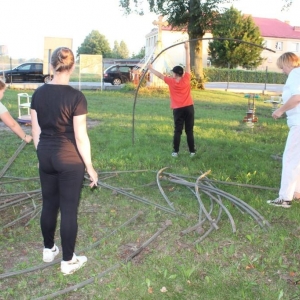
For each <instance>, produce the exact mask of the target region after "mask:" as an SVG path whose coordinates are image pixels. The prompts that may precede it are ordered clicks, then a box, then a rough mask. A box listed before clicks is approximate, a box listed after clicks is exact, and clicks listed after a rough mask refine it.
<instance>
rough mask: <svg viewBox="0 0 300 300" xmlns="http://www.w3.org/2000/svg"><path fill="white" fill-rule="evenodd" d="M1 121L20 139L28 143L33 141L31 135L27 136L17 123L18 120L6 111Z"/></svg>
mask: <svg viewBox="0 0 300 300" xmlns="http://www.w3.org/2000/svg"><path fill="white" fill-rule="evenodd" d="M0 117H1V120H2V121H3V123H4V124H5V125H6V126H7V127H9V128H10V129H11V131H13V132H14V133H15V134H16V135H17V136H18V137H19V138H21V139H22V140H23V141H25V142H26V143H30V142H31V140H32V136H31V135H27V134H26V133H25V132H24V130H23V129H22V128H21V126H20V125H19V124H18V123H17V122H16V120H15V119H14V118H13V117H12V116H11V114H10V113H9V112H8V111H6V112H4V113H3V114H1V116H0Z"/></svg>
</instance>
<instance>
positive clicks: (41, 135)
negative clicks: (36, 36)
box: [31, 47, 98, 275]
mask: <svg viewBox="0 0 300 300" xmlns="http://www.w3.org/2000/svg"><path fill="white" fill-rule="evenodd" d="M51 67H52V68H53V74H54V76H53V80H52V81H51V82H50V83H48V84H44V85H43V86H41V87H39V88H38V89H37V90H36V91H35V92H34V94H33V95H32V103H31V120H32V121H31V122H32V135H33V141H34V145H35V147H36V149H37V156H38V160H39V173H40V181H41V187H42V196H43V209H42V214H41V230H42V234H43V239H44V250H43V260H44V261H45V262H51V261H53V260H54V258H55V256H56V255H57V254H58V253H59V249H58V247H57V246H56V245H55V243H54V235H55V230H56V225H57V216H58V212H59V211H60V213H61V224H60V235H61V246H62V252H63V254H62V257H63V260H62V262H61V271H62V272H63V274H65V275H67V274H72V273H74V272H75V271H76V270H78V269H79V268H80V267H82V266H83V265H84V264H85V263H86V261H87V258H86V257H85V256H76V255H75V253H74V249H75V242H76V236H77V211H78V205H79V198H80V192H81V187H82V183H83V179H84V173H85V170H86V172H87V173H88V174H89V176H90V180H91V184H90V186H91V187H92V186H94V185H95V186H96V185H97V181H98V174H97V172H96V171H95V170H94V168H93V165H92V161H91V148H90V141H89V137H88V134H87V128H86V114H87V101H86V98H85V96H84V95H83V94H82V93H81V92H80V91H78V90H76V89H74V88H72V87H71V86H69V79H70V75H71V73H72V72H73V70H74V68H75V64H74V55H73V53H72V51H71V50H70V49H69V48H65V47H60V48H57V49H56V50H54V52H53V54H52V57H51Z"/></svg>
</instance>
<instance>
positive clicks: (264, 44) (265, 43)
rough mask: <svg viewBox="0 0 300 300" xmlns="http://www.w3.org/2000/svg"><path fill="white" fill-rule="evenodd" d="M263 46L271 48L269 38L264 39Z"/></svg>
mask: <svg viewBox="0 0 300 300" xmlns="http://www.w3.org/2000/svg"><path fill="white" fill-rule="evenodd" d="M263 46H264V47H266V48H270V42H269V41H268V40H264V42H263Z"/></svg>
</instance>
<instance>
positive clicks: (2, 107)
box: [0, 102, 7, 116]
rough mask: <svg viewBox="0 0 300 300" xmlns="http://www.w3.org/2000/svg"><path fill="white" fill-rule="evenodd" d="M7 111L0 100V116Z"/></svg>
mask: <svg viewBox="0 0 300 300" xmlns="http://www.w3.org/2000/svg"><path fill="white" fill-rule="evenodd" d="M5 112H7V108H6V107H5V106H4V105H3V104H2V103H1V102H0V116H1V115H2V114H3V113H5Z"/></svg>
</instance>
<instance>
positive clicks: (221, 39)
mask: <svg viewBox="0 0 300 300" xmlns="http://www.w3.org/2000/svg"><path fill="white" fill-rule="evenodd" d="M200 40H202V41H204V40H217V41H234V42H239V43H242V44H248V45H251V46H254V47H257V48H261V49H263V50H267V51H271V52H273V53H276V51H274V50H272V49H270V48H267V47H263V46H261V45H258V44H254V43H251V42H246V41H242V40H238V39H231V38H214V37H211V38H196V39H191V40H186V41H182V42H179V43H176V44H174V45H171V46H169V47H167V48H165V49H163V50H162V51H160V52H159V53H158V54H157V55H156V57H155V58H154V59H153V60H152V63H154V62H155V61H156V60H157V59H158V58H159V56H160V55H161V54H163V53H164V52H166V51H167V50H169V49H171V48H173V47H176V46H178V45H180V44H184V43H186V42H189V43H190V42H194V41H200ZM147 72H148V68H146V69H144V72H143V74H142V76H141V78H140V81H139V84H138V86H137V88H136V91H135V94H134V102H133V110H132V144H133V145H134V125H135V124H134V121H135V107H136V102H137V95H138V92H139V89H140V87H141V83H142V82H143V80H144V78H145V76H146V74H147Z"/></svg>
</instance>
